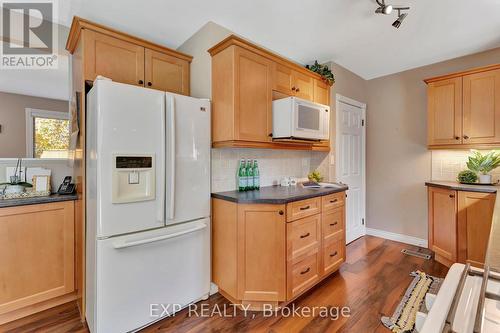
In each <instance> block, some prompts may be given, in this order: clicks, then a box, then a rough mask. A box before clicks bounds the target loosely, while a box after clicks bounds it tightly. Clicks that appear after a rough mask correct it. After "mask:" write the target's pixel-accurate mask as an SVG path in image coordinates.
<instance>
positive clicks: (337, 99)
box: [335, 94, 367, 243]
mask: <svg viewBox="0 0 500 333" xmlns="http://www.w3.org/2000/svg"><path fill="white" fill-rule="evenodd" d="M340 103H344V104H348V105H351V106H354V107H358V108H360V109H361V114H362V119H363V120H364V126H362V128H363V129H362V136H363V138H362V140H361V141H362V142H361V157H362V158H361V173H362V175H361V177H362V181H361V182H362V184H361V189H362V191H363V193H362V207H361V212H360V215H361V216H362V218H363V219H364V224H363V235H366V222H367V221H366V126H367V121H366V104H365V103H361V102H358V101H356V100H354V99H351V98H349V97H345V96H343V95H340V94H336V95H335V179H336V180H338V178H339V174H340V164H339V161H340V159H341V156H340V151H339V149H338V146H339V142H340V131H339V124H340V121H339V120H340V116H339V114H340V112H338V110H339V109H340ZM347 185H349V184H347ZM347 199H348V198H347ZM347 201H348V200H346V205H347ZM346 212H347V210H346ZM346 229H347V213H346ZM346 243H347V238H346Z"/></svg>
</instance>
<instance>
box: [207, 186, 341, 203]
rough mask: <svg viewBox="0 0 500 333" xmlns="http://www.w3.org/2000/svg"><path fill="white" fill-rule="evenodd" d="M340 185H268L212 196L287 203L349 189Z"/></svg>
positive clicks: (239, 201) (249, 201) (246, 201)
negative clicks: (314, 186)
mask: <svg viewBox="0 0 500 333" xmlns="http://www.w3.org/2000/svg"><path fill="white" fill-rule="evenodd" d="M337 185H338V186H339V187H322V188H314V189H310V188H303V187H302V186H301V185H300V184H299V185H297V186H289V187H285V186H266V187H261V188H260V190H258V191H248V192H238V191H228V192H218V193H212V198H217V199H222V200H226V201H231V202H237V203H250V204H252V203H254V204H285V203H289V202H292V201H299V200H304V199H309V198H314V197H320V196H323V195H328V194H332V193H337V192H342V191H345V190H347V189H348V187H347V185H340V184H337Z"/></svg>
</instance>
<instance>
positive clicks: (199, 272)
mask: <svg viewBox="0 0 500 333" xmlns="http://www.w3.org/2000/svg"><path fill="white" fill-rule="evenodd" d="M209 223H210V221H209V220H208V219H206V220H200V221H195V222H190V223H184V224H179V225H175V226H170V227H166V228H161V229H158V230H153V231H147V232H142V233H137V234H133V235H128V236H120V237H114V238H110V239H106V240H98V241H97V253H96V268H97V269H96V273H97V274H96V275H95V277H94V276H89V277H88V279H91V280H92V279H95V288H92V286H89V288H88V289H87V309H88V310H89V311H90V312H87V316H88V317H89V318H88V319H89V320H88V322H89V327H90V330H91V332H92V333H101V332H102V333H113V332H128V331H131V330H134V329H137V328H139V327H142V326H144V325H148V324H150V323H152V322H154V321H156V320H158V319H159V318H160V316H161V315H163V316H164V315H166V314H169V315H170V314H172V313H173V310H174V309H176V310H179V308H180V307H184V306H186V305H188V304H190V303H192V302H195V301H197V300H199V299H201V298H204V297H206V296H207V295H208V293H209V289H210V243H209V241H210V231H209V230H210V226H209ZM89 266H92V262H89ZM90 271H92V269H90ZM88 283H89V284H91V282H90V281H88ZM174 304H175V307H174ZM162 305H163V306H162ZM163 309H168V311H167V313H165V312H163Z"/></svg>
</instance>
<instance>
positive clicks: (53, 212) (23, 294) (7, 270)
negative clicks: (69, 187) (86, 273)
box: [0, 201, 76, 324]
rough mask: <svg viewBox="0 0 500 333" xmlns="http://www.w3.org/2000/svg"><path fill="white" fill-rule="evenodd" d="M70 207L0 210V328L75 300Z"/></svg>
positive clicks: (53, 205) (67, 204) (70, 203)
mask: <svg viewBox="0 0 500 333" xmlns="http://www.w3.org/2000/svg"><path fill="white" fill-rule="evenodd" d="M74 240H75V238H74V202H73V201H65V202H55V203H47V204H38V205H28V206H19V207H9V208H1V209H0V263H1V264H0V286H2V288H0V324H3V323H6V322H9V321H12V320H15V319H18V318H21V317H24V316H27V315H30V314H33V313H35V312H39V311H42V310H45V309H47V308H50V307H53V306H56V305H59V304H62V303H65V302H69V301H71V300H74V299H76V295H75V293H74V290H75V267H74V261H75V254H74V248H75V244H74Z"/></svg>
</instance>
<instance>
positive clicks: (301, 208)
mask: <svg viewBox="0 0 500 333" xmlns="http://www.w3.org/2000/svg"><path fill="white" fill-rule="evenodd" d="M309 208H311V206H309V205H307V206H305V207H300V210H307V209H309Z"/></svg>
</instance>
